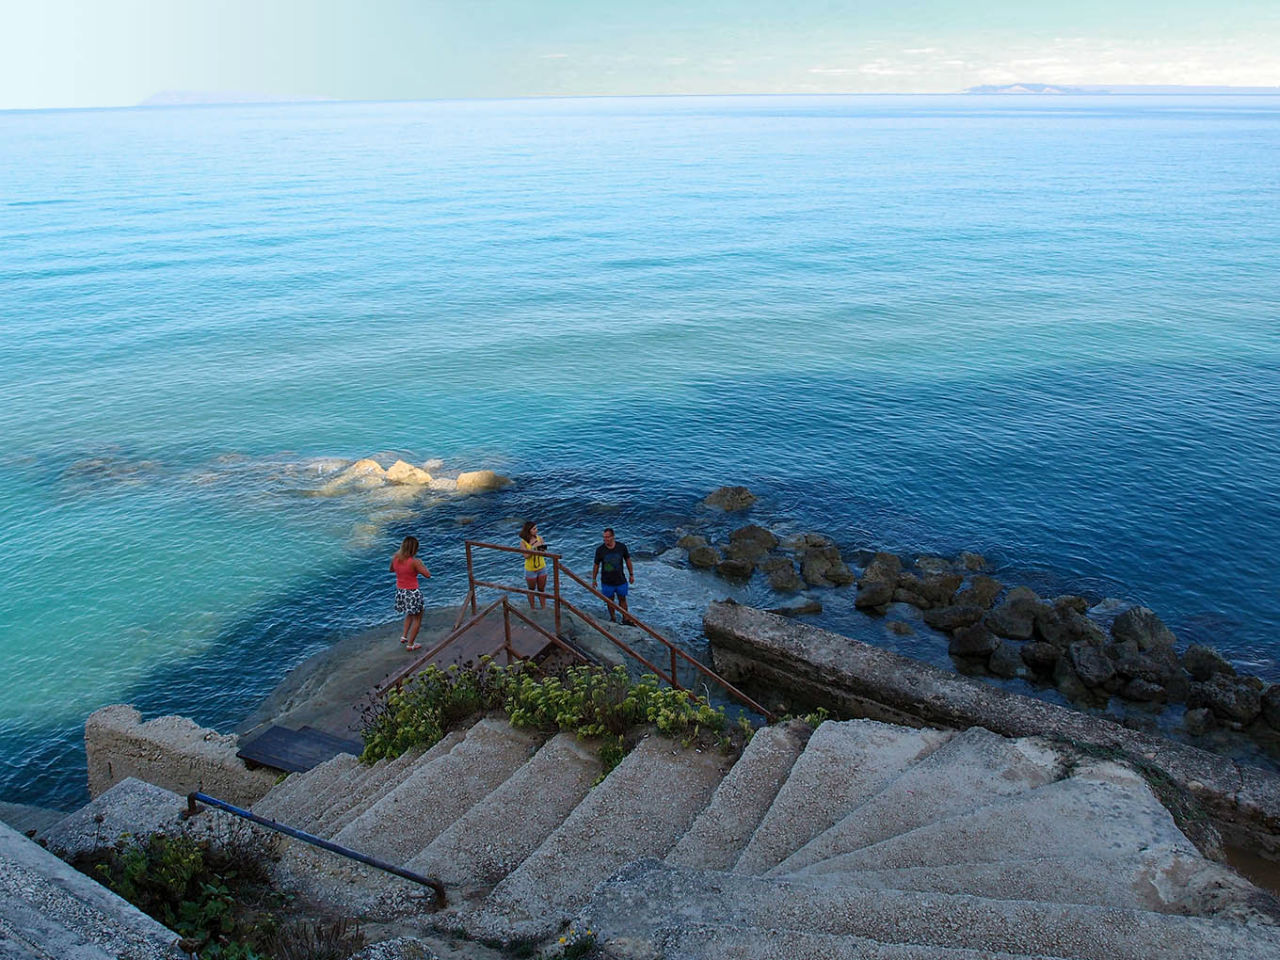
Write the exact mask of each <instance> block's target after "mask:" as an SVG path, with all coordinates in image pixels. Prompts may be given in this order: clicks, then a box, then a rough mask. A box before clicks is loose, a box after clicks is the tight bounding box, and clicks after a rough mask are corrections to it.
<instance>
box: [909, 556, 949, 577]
mask: <svg viewBox="0 0 1280 960" xmlns="http://www.w3.org/2000/svg"><path fill="white" fill-rule="evenodd" d="M916 569H917V570H919V571H920V572H921V573H923V574H924V575H925V576H926V577H935V576H937V575H938V574H940V573H950V572H951V561H950V560H947V559H945V558H943V557H935V556H931V555H926V556H923V557H917V558H916Z"/></svg>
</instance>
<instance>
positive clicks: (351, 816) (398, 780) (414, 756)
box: [324, 730, 467, 838]
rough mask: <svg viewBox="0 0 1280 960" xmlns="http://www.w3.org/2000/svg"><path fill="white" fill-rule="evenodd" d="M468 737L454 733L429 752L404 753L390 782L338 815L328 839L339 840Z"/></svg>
mask: <svg viewBox="0 0 1280 960" xmlns="http://www.w3.org/2000/svg"><path fill="white" fill-rule="evenodd" d="M466 735H467V731H466V730H451V731H450V732H449V733H446V734H445V735H444V736H443V737H441V738H440V740H438V741H437V742H436V743H434V744H432V746H431V747H430V748H428V749H427V750H422V751H418V750H410V751H407V752H405V753H402V754H401V755H400V756H399V757H397V758H396V759H395V761H393V763H394V764H395V765H397V768H396V769H392V770H390V771H389V772H388V774H387V779H386V781H385V782H384V783H383V784H382V786H381V788H380V789H377V788H371V789H370V790H369V791H367V792H366V793H365V795H363V796H361V798H360V799H359V800H357V801H356V802H355V803H354V804H353V805H352V806H351V809H350V810H347V811H345V812H343V813H340V814H338V815H336V816H335V817H334V818H333V820H332V822H330V823H329V824H327V825H325V827H324V831H325V836H326V837H330V838H332V837H335V836H337V835H338V834H339V833H341V832H342V829H343V827H345V826H346V825H347V824H349V823H351V821H353V820H355V819H356V818H357V817H359V816H360V815H361V814H363V813H364V812H365V811H366V810H368V809H369V808H370V807H371V806H373V805H374V804H375V803H377V802H378V801H379V800H381V799H382V798H383V797H384V796H386V795H387V794H388V793H390V792H391V791H392V790H395V789H396V788H397V787H398V786H400V784H402V783H404V782H405V781H406V780H408V779H409V778H410V777H412V776H413V775H414V774H415V772H416V771H417V769H418V767H420V766H422V765H423V764H427V763H430V762H431V761H433V760H434V759H435V758H436V757H442V756H444V755H445V754H447V753H449V751H451V750H452V749H453V748H454V747H456V746H457V745H458V744H460V743H461V742H462V738H463V737H465V736H466Z"/></svg>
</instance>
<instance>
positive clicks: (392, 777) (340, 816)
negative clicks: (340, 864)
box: [316, 732, 462, 837]
mask: <svg viewBox="0 0 1280 960" xmlns="http://www.w3.org/2000/svg"><path fill="white" fill-rule="evenodd" d="M461 739H462V734H461V732H457V733H448V734H445V736H444V737H443V738H441V740H440V741H438V742H437V743H435V744H433V745H432V746H431V748H430V749H432V750H434V749H436V748H437V747H440V746H441V744H443V743H445V742H446V741H448V746H446V747H444V748H443V749H442V750H441V751H440V752H441V753H448V752H449V751H450V750H452V749H453V747H454V744H456V743H457V742H458V741H459V740H461ZM425 753H427V750H426V749H423V748H422V747H413V748H411V749H409V750H406V751H405V752H404V753H402V754H400V756H398V757H395V758H394V759H391V760H386V761H385V763H384V761H379V762H378V763H376V764H374V766H373V767H372V768H371V769H370V770H369V773H368V775H367V776H365V778H364V781H363V782H362V783H361V784H360V785H359V786H358V787H356V789H354V790H352V791H351V793H350V794H349V795H348V796H347V797H346V798H345V799H343V800H341V801H339V802H337V803H334V804H332V805H331V806H330V807H329V809H328V810H326V811H325V813H324V816H323V817H321V818H320V822H319V823H317V824H316V831H317V832H318V833H319V835H320V836H322V837H330V836H333V834H335V833H337V832H338V831H339V830H341V829H342V828H343V827H345V826H346V825H347V824H348V823H350V822H351V821H352V820H354V819H355V818H356V817H358V816H360V814H362V813H364V811H365V810H366V809H367V808H368V806H369V804H371V803H373V802H374V801H376V800H377V799H378V798H379V797H380V796H382V795H383V794H384V793H386V792H387V791H388V790H391V789H394V788H395V787H396V786H397V785H398V784H399V783H400V782H401V781H402V780H403V779H404V778H405V777H407V776H408V775H409V773H410V771H411V770H412V769H413V765H414V764H415V763H417V762H418V760H419V758H421V757H422V755H423V754H425Z"/></svg>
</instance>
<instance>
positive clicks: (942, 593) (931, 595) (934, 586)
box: [918, 573, 964, 607]
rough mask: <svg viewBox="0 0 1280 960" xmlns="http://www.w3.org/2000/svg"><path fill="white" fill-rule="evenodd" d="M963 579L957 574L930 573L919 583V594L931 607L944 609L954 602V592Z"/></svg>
mask: <svg viewBox="0 0 1280 960" xmlns="http://www.w3.org/2000/svg"><path fill="white" fill-rule="evenodd" d="M963 582H964V577H962V576H960V574H958V573H931V574H929V575H927V576H926V577H925V578H924V579H923V580H921V581H920V589H919V591H918V592H919V594H920V596H922V597H923V598H924V599H925V601H926V602H927V603H928V604H929V605H930V606H931V607H946V606H950V605H951V604H952V603H954V602H955V599H954V598H955V595H956V591H957V590H959V589H960V584H961V583H963Z"/></svg>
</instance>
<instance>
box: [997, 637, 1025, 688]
mask: <svg viewBox="0 0 1280 960" xmlns="http://www.w3.org/2000/svg"><path fill="white" fill-rule="evenodd" d="M1022 648H1023V645H1022V644H1021V643H1018V642H1017V641H1016V640H1001V641H1000V642H999V643H998V644H997V645H996V648H995V649H994V650H992V651H991V658H990V659H989V660H987V669H988V670H990V671H991V672H992V673H993V674H995V675H996V676H997V677H1006V678H1009V679H1012V678H1013V677H1029V676H1031V669H1030V668H1029V667H1028V666H1027V665H1026V663H1025V662H1023V659H1022Z"/></svg>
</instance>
